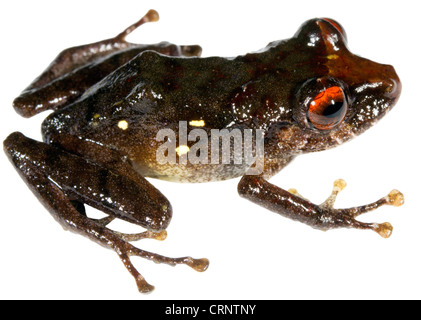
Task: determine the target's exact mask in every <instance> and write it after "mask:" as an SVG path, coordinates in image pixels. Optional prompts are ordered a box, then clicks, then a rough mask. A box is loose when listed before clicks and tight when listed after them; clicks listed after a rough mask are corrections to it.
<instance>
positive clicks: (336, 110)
mask: <svg viewBox="0 0 421 320" xmlns="http://www.w3.org/2000/svg"><path fill="white" fill-rule="evenodd" d="M343 106H344V102H343V101H334V103H332V104H329V105H328V106H327V107H326V108H325V109H324V110H323V113H322V115H323V116H325V117H327V118H336V117H338V116H339V115H340V113H341V110H342V107H343Z"/></svg>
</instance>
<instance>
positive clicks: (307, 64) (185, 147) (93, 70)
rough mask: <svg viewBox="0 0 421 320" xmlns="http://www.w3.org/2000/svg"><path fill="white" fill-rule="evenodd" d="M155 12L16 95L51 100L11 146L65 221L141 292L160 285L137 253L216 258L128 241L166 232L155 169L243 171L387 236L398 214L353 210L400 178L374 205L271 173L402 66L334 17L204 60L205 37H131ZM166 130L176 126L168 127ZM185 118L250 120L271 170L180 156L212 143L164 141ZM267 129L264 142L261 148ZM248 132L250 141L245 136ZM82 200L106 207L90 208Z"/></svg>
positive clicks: (279, 206) (176, 177)
mask: <svg viewBox="0 0 421 320" xmlns="http://www.w3.org/2000/svg"><path fill="white" fill-rule="evenodd" d="M156 20H158V14H157V13H156V11H154V10H151V11H149V12H148V13H147V14H146V15H145V16H144V17H143V18H142V19H141V20H140V21H139V22H137V23H136V24H134V25H132V26H130V27H129V28H127V29H126V30H125V31H123V32H122V33H120V34H119V35H118V36H117V37H115V38H112V39H108V40H104V41H101V42H97V43H93V44H88V45H84V46H79V47H74V48H70V49H67V50H64V51H63V52H62V53H61V54H60V55H59V56H58V57H57V58H56V59H55V60H54V61H53V63H52V64H51V65H50V66H49V67H48V69H47V70H46V71H45V72H44V73H43V74H41V75H40V76H39V77H38V78H37V79H36V80H35V81H34V82H33V83H32V84H31V85H30V86H29V87H28V88H27V89H25V90H24V91H23V92H22V94H21V95H20V96H19V97H18V98H16V99H15V101H14V108H15V110H16V111H17V112H18V113H19V114H21V115H22V116H24V117H30V116H33V115H35V114H37V113H39V112H42V111H44V110H48V109H52V110H55V111H54V112H53V113H52V114H50V115H49V116H48V117H47V118H46V119H45V121H44V122H43V124H42V136H43V141H44V142H38V141H34V140H31V139H29V138H27V137H25V136H24V135H22V134H21V133H19V132H15V133H12V134H11V135H10V136H9V137H8V138H7V139H6V140H5V141H4V149H5V151H6V154H7V155H8V157H9V158H10V160H11V161H12V163H13V164H14V166H15V167H16V168H17V170H18V172H19V173H20V175H21V176H22V178H23V179H24V180H25V181H26V183H27V184H28V186H29V187H30V189H31V190H32V191H33V192H34V194H35V195H36V196H37V197H38V198H39V199H40V201H41V202H42V203H43V204H44V205H45V207H46V208H47V209H48V210H49V211H50V213H51V214H52V215H53V216H54V217H55V218H56V220H57V221H58V222H59V223H60V224H62V225H63V226H64V227H65V228H66V229H69V230H72V231H74V232H77V233H80V234H82V235H84V236H87V237H89V238H91V239H92V240H94V241H96V242H98V243H99V244H101V245H103V246H105V247H107V248H110V249H113V250H114V251H115V252H116V253H117V254H118V255H119V257H120V259H121V260H122V262H123V264H124V265H125V266H126V268H127V270H128V271H129V272H130V273H131V274H132V276H133V277H134V278H135V280H136V283H137V286H138V288H139V291H141V292H149V291H151V290H152V289H153V286H151V285H150V284H148V283H147V282H146V281H145V279H144V278H143V276H142V275H141V274H140V273H139V272H138V271H137V270H136V269H135V268H134V266H133V265H132V263H131V261H130V256H134V255H135V256H141V257H144V258H146V259H150V260H153V261H155V262H158V263H167V264H170V265H175V264H186V265H188V266H190V267H192V268H193V269H195V270H197V271H204V270H206V269H207V267H208V264H209V261H208V260H207V259H193V258H191V257H182V258H168V257H164V256H161V255H158V254H155V253H151V252H147V251H144V250H141V249H138V248H136V247H134V246H133V245H131V244H130V243H129V242H130V241H134V240H139V239H143V238H154V239H159V240H163V239H164V238H165V236H166V232H165V229H166V228H167V226H168V224H169V222H170V220H171V217H172V207H171V204H170V203H169V201H168V200H167V199H166V197H165V196H164V195H163V194H162V193H161V192H160V191H158V190H157V189H156V188H155V187H153V186H152V185H151V184H150V183H149V182H148V181H147V180H146V179H145V177H152V178H159V179H165V180H171V181H179V182H206V181H215V180H225V179H230V178H235V177H242V178H241V180H240V182H239V184H238V192H239V194H240V195H241V196H242V197H245V198H247V199H249V200H251V201H252V202H254V203H257V204H259V205H261V206H264V207H266V208H268V209H270V210H272V211H274V212H277V213H279V214H281V215H283V216H286V217H289V218H291V219H294V220H298V221H301V222H304V223H306V224H308V225H310V226H312V227H314V228H318V229H321V230H328V229H332V228H341V227H348V228H349V227H352V228H358V229H371V230H374V231H376V232H377V233H379V234H380V235H381V236H383V237H389V236H390V235H391V232H392V226H391V225H390V224H389V223H383V224H377V223H362V222H359V221H358V220H356V217H357V216H358V215H360V214H362V213H365V212H367V211H369V210H373V209H376V208H378V207H379V206H382V205H384V204H389V205H394V206H399V205H401V204H403V202H404V198H403V195H402V194H401V193H400V192H399V191H397V190H393V191H392V192H391V193H390V194H389V195H387V196H386V197H384V198H382V199H380V200H378V201H376V202H374V203H371V204H368V205H365V206H360V207H354V208H349V209H334V208H333V204H334V202H335V198H336V195H337V194H338V192H339V191H341V190H342V189H343V188H344V187H345V182H344V181H343V180H337V181H335V184H334V189H333V192H332V195H331V196H330V197H329V198H328V199H327V200H326V201H325V202H324V203H323V204H321V205H316V204H313V203H311V202H310V201H308V200H306V199H304V198H303V197H302V196H300V195H299V194H298V193H297V192H296V190H289V191H285V190H283V189H281V188H279V187H277V186H274V185H272V184H271V183H269V182H268V179H269V178H270V177H272V176H273V175H274V174H276V173H277V172H279V171H280V170H281V169H282V168H284V167H285V166H286V165H287V164H288V163H289V162H290V161H291V160H292V159H294V158H295V157H296V156H297V155H299V154H303V153H308V152H315V151H321V150H325V149H328V148H332V147H335V146H337V145H340V144H342V143H344V142H346V141H348V140H350V139H351V138H353V137H355V136H356V135H359V134H360V133H362V132H364V131H365V130H366V129H368V128H369V127H371V126H372V125H373V124H374V123H376V122H377V121H378V120H379V119H380V118H382V117H383V116H384V115H385V114H386V113H387V112H388V111H389V110H390V109H391V108H392V107H393V106H394V105H395V103H396V101H397V100H398V98H399V95H400V92H401V84H400V81H399V78H398V76H397V74H396V72H395V70H394V69H393V67H392V66H390V65H383V64H378V63H375V62H372V61H370V60H367V59H364V58H361V57H359V56H356V55H354V54H352V53H351V52H350V51H349V50H348V48H347V44H346V43H347V40H346V34H345V31H344V29H343V28H342V26H341V25H340V24H339V23H338V22H336V21H334V20H332V19H327V18H321V19H312V20H309V21H307V22H305V23H304V24H303V25H302V26H301V27H300V29H299V30H298V32H297V33H296V34H295V35H294V36H293V37H292V38H291V39H288V40H284V41H275V42H272V43H270V44H269V45H268V46H267V47H265V48H264V49H262V50H260V51H258V52H255V53H250V54H246V55H242V56H238V57H234V58H221V57H209V58H199V55H200V53H201V48H200V47H199V46H177V45H174V44H169V43H166V42H163V43H159V44H156V45H139V44H132V43H128V42H127V41H126V40H125V37H126V35H128V34H129V33H130V32H131V31H133V30H134V29H135V28H137V27H138V26H140V25H141V24H143V23H145V22H148V21H156ZM162 129H164V130H171V132H174V135H173V136H171V135H167V136H166V139H158V136H159V135H160V132H162V131H161V130H162ZM181 129H187V130H190V131H193V130H201V131H200V132H199V131H197V132H196V133H197V134H198V136H200V134H201V135H202V137H203V135H204V136H205V138H206V137H209V138H211V135H212V133H213V132H214V131H215V130H226V132H228V134H231V133H232V132H239V133H240V134H245V133H246V132H250V131H251V132H253V133H254V138H255V140H253V141H255V143H254V144H253V146H252V149H253V150H254V154H255V159H258V160H259V159H260V160H262V162H261V163H262V167H261V170H260V171H258V172H256V171H252V170H250V169H251V167H252V165H251V163H249V162H241V161H240V162H238V161H236V160H238V159H234V158H235V157H233V156H232V155H230V156H229V157H228V161H225V162H224V161H222V162H221V161H219V162H218V161H216V162H213V161H211V163H209V162H204V161H202V162H200V161H199V162H197V161H196V162H194V163H193V161H184V162H183V161H181V160H186V159H187V160H188V159H190V155H192V156H193V153H195V154H196V153H201V152H202V151H201V150H200V148H199V149H197V148H194V142H196V140H195V139H187V140H185V141H184V142H183V143H181V142H180V143H179V144H178V145H174V144H168V143H169V142H174V141H170V140H174V138H175V139H176V140H177V141H181V140H180V139H181V132H182V130H181ZM257 132H260V133H261V137H262V141H263V143H264V151H263V152H262V153H260V154H257ZM199 133H200V134H199ZM234 140H235V137H234ZM240 141H241V146H242V147H244V144H245V139H244V140H241V139H240ZM163 142H164V144H167V150H166V154H164V156H169V155H170V154H171V155H174V156H175V157H176V160H177V161H175V162H168V161H167V162H162V161H160V160H159V159H158V156H157V155H158V151H159V150H161V149H160V148H161V147H162V145H163ZM222 144H223V142H221V141H220V140H218V142H217V144H216V145H217V146H221V145H222ZM171 146H173V147H171ZM171 148H172V149H171ZM229 151H230V152H231V151H234V147H233V146H232V144H229ZM208 152H209V153H210V151H208ZM243 154H245V153H243ZM221 157H222V155H221V156H220V157H217V160H221ZM192 158H193V157H192ZM85 204H87V205H90V206H92V207H95V208H97V209H99V210H101V211H103V212H104V213H106V214H107V215H108V216H107V217H106V218H103V219H92V218H89V217H88V216H87V215H86V212H85V207H84V205H85ZM115 218H119V219H123V220H125V221H128V222H131V223H134V224H138V225H140V226H142V227H144V228H146V229H147V231H146V232H143V233H140V234H122V233H119V232H117V231H114V230H111V229H109V228H107V225H108V224H109V223H110V222H111V221H112V220H113V219H115Z"/></svg>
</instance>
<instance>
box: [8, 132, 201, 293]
mask: <svg viewBox="0 0 421 320" xmlns="http://www.w3.org/2000/svg"><path fill="white" fill-rule="evenodd" d="M4 149H5V151H6V153H7V155H8V156H9V158H10V160H11V161H12V163H13V164H14V165H15V167H16V168H17V170H18V172H19V173H20V175H21V176H22V178H24V179H25V181H26V182H27V184H28V186H29V187H30V189H31V190H32V191H33V192H34V194H35V195H36V196H37V197H38V199H39V200H40V201H41V202H42V203H43V205H44V206H45V207H46V208H47V209H48V210H49V211H50V213H51V214H52V215H53V216H54V217H55V218H56V220H57V221H58V222H59V223H60V224H61V225H62V226H63V227H64V228H65V229H69V230H72V231H73V232H76V233H79V234H82V235H84V236H86V237H88V238H90V239H91V240H94V241H96V242H98V243H100V244H101V245H103V246H105V247H108V248H110V249H113V250H114V251H115V252H116V253H117V254H118V255H119V257H120V259H121V261H122V262H123V264H124V265H125V267H126V268H127V270H128V271H129V272H130V274H131V275H132V276H133V277H134V278H135V280H136V283H137V286H138V288H139V291H141V292H149V291H151V290H152V289H153V286H151V285H149V284H148V283H147V282H146V281H145V279H144V278H143V276H142V275H141V274H140V273H139V272H138V271H137V270H136V269H135V267H134V266H133V265H132V263H131V261H130V256H133V255H135V256H140V257H143V258H146V259H149V260H152V261H154V262H157V263H166V264H170V265H175V264H186V265H188V266H190V267H192V268H193V269H195V270H196V271H204V270H206V268H207V267H208V264H209V261H208V260H207V259H193V258H191V257H181V258H168V257H164V256H161V255H159V254H155V253H151V252H147V251H144V250H141V249H139V248H136V247H134V246H133V245H131V244H130V243H128V242H127V241H131V240H133V239H125V238H124V237H122V236H121V234H119V233H116V232H113V231H112V230H110V229H108V228H106V227H105V226H104V225H103V224H101V223H98V221H95V220H92V219H89V218H88V217H86V215H84V210H83V209H81V208H80V207H78V206H75V201H77V202H84V203H88V204H91V205H96V206H97V207H98V208H100V209H101V210H103V211H106V212H109V213H114V214H116V215H119V216H120V215H121V216H120V217H122V218H124V219H126V220H129V221H132V220H134V221H136V219H140V222H142V223H141V224H142V225H145V226H147V227H152V228H153V229H160V228H163V227H165V226H166V225H167V224H168V222H169V218H170V216H168V212H171V211H170V210H171V208H170V207H169V204H167V205H168V207H167V208H162V202H161V201H158V203H153V204H150V203H145V204H143V203H142V201H143V200H145V199H148V196H146V197H145V196H143V195H142V192H148V191H149V190H142V189H140V188H139V187H138V186H137V185H136V184H135V183H133V182H131V181H130V180H129V179H127V178H126V177H122V176H119V175H117V174H115V173H113V172H111V171H109V170H107V169H104V168H102V167H100V166H98V165H95V164H92V163H89V162H87V161H85V160H84V159H82V158H80V157H78V156H75V155H73V154H70V153H67V152H64V151H62V150H61V149H57V148H55V147H52V146H50V145H48V144H45V143H41V142H37V141H34V140H31V139H29V138H26V137H25V136H24V135H22V134H21V133H19V132H15V133H12V134H11V135H10V136H9V137H8V138H7V139H6V140H5V141H4ZM69 174H74V175H75V176H76V178H70V177H69V176H68V175H69ZM87 179H88V180H89V179H90V181H86V180H87ZM73 183H80V185H73ZM72 188H73V190H71V189H72ZM151 190H152V193H153V194H154V195H155V196H156V191H157V190H156V189H151ZM155 190H156V191H155ZM122 193H127V194H126V196H128V199H130V200H129V201H125V200H124V199H123V198H124V197H121V196H120V195H121V194H122ZM69 194H70V197H69ZM136 195H137V197H136ZM74 198H77V200H74ZM149 199H150V200H152V202H154V201H155V200H156V199H153V197H152V198H150V197H149ZM139 200H140V201H139ZM160 200H162V199H160ZM130 201H134V202H136V203H137V204H135V205H134V206H132V207H130ZM145 208H147V210H152V211H153V210H157V212H156V213H153V214H152V215H151V214H149V215H145V212H146V211H145ZM133 209H139V210H141V212H142V213H141V214H140V217H137V218H134V217H133V215H132V213H134V212H135V211H132V210H133ZM156 214H157V215H158V216H155V215H156ZM149 220H152V221H153V220H156V221H153V222H150V221H149ZM138 222H139V221H138ZM129 238H130V237H129ZM157 239H159V238H157ZM134 240H136V239H134Z"/></svg>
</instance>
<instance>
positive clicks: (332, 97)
mask: <svg viewBox="0 0 421 320" xmlns="http://www.w3.org/2000/svg"><path fill="white" fill-rule="evenodd" d="M347 109H348V105H347V103H346V97H345V93H344V91H343V90H342V88H341V87H339V86H332V87H329V88H327V89H325V90H323V91H322V92H320V93H319V94H318V95H317V96H316V97H314V99H313V100H312V101H311V102H310V104H309V107H308V111H307V118H308V121H309V122H310V123H311V124H312V125H313V126H314V127H315V128H316V129H319V130H330V129H333V128H334V127H336V126H337V125H338V124H340V123H341V122H342V121H343V120H344V118H345V115H346V111H347Z"/></svg>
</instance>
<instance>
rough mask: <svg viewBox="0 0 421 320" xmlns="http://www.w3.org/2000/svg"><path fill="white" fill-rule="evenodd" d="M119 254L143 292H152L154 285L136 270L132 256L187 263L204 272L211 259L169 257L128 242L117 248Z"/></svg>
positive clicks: (169, 263) (172, 263)
mask: <svg viewBox="0 0 421 320" xmlns="http://www.w3.org/2000/svg"><path fill="white" fill-rule="evenodd" d="M116 252H117V254H118V255H119V256H120V259H121V261H122V262H123V264H124V265H125V267H126V268H127V270H128V271H129V272H130V274H131V275H132V276H133V277H134V279H135V280H136V284H137V287H138V289H139V291H140V292H141V293H149V292H151V291H152V290H153V289H154V287H153V286H152V285H150V284H149V283H148V282H147V281H146V280H145V278H144V277H143V276H142V275H141V274H140V273H139V272H138V271H137V270H136V268H135V267H134V266H133V264H132V262H131V261H130V257H131V256H138V257H142V258H145V259H148V260H152V261H154V262H155V263H165V264H168V265H171V266H175V265H177V264H185V265H188V266H189V267H191V268H192V269H194V270H196V271H198V272H203V271H206V269H207V268H208V266H209V260H208V259H206V258H202V259H193V258H192V257H182V258H169V257H165V256H161V255H159V254H156V253H152V252H148V251H144V250H141V249H139V248H136V247H134V246H132V245H130V244H126V246H125V248H124V250H120V248H119V250H116Z"/></svg>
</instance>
